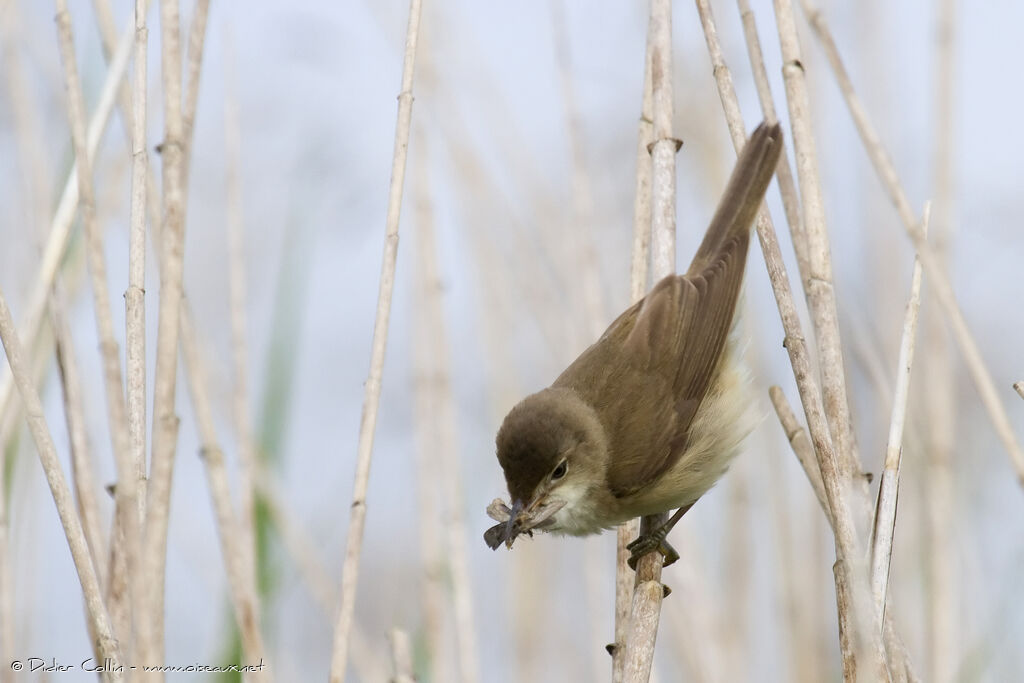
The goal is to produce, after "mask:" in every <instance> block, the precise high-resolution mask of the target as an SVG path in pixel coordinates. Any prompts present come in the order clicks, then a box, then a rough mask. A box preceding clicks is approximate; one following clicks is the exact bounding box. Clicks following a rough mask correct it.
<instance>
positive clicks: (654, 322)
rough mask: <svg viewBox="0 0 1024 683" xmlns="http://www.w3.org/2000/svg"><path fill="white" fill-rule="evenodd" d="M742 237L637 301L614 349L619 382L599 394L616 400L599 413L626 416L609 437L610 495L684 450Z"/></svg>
mask: <svg viewBox="0 0 1024 683" xmlns="http://www.w3.org/2000/svg"><path fill="white" fill-rule="evenodd" d="M747 242H748V240H747V239H743V238H740V239H736V240H733V241H731V242H730V244H729V245H723V246H724V248H723V250H722V252H721V256H720V258H719V259H718V260H717V261H715V262H714V263H712V264H711V265H709V266H708V267H707V268H706V269H705V270H704V271H703V272H701V273H699V274H695V275H677V276H670V277H667V278H665V279H663V280H662V281H661V282H659V283H658V284H657V285H656V286H655V288H654V289H653V290H652V291H651V293H650V294H649V295H648V296H647V297H646V298H645V299H644V302H643V305H642V306H641V308H640V310H639V312H638V314H637V319H636V323H635V325H634V326H633V329H632V330H631V332H630V334H629V336H628V337H627V338H626V339H625V341H624V344H623V346H622V348H621V355H620V359H621V360H620V364H621V365H622V366H623V367H622V370H621V371H620V373H621V374H619V382H617V383H616V384H619V386H618V387H616V388H615V389H614V390H612V391H609V392H606V393H608V395H609V399H610V400H611V401H612V402H614V403H617V404H618V405H615V406H609V408H610V410H606V411H601V412H603V413H605V414H611V415H619V416H625V417H624V418H620V419H619V420H618V421H617V424H616V425H615V427H614V429H613V433H612V434H610V435H609V437H610V439H611V442H612V453H613V456H612V460H611V462H610V463H609V469H608V474H607V478H608V484H609V486H610V488H611V489H612V491H613V492H615V493H616V494H617V495H620V496H624V495H629V494H630V493H633V492H635V491H638V490H640V489H642V488H644V487H645V486H647V485H648V484H650V483H652V482H654V481H656V480H657V479H659V478H660V477H661V475H662V474H664V472H665V471H666V470H668V469H670V468H672V467H673V466H674V465H675V464H676V463H677V462H678V461H679V458H680V457H681V456H682V454H683V453H684V452H685V450H686V445H687V439H688V435H689V430H690V425H691V424H692V422H693V418H694V416H695V415H696V414H697V408H698V407H700V403H701V401H702V400H703V399H704V395H705V394H706V393H707V390H708V387H709V386H710V384H711V379H712V377H713V376H714V373H715V369H716V367H717V365H718V360H719V358H720V357H721V354H722V348H723V347H724V346H725V342H726V338H727V337H728V334H729V329H730V327H731V325H732V318H733V311H734V309H735V306H736V297H737V294H738V293H739V288H740V285H741V283H742V281H743V261H744V258H745V255H746V247H747ZM608 388H612V384H611V383H609V385H608Z"/></svg>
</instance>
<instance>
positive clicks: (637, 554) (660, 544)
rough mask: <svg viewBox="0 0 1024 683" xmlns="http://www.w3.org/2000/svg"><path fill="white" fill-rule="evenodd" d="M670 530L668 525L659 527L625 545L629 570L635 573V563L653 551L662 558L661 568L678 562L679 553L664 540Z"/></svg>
mask: <svg viewBox="0 0 1024 683" xmlns="http://www.w3.org/2000/svg"><path fill="white" fill-rule="evenodd" d="M671 528H672V527H671V526H669V525H662V526H659V527H658V528H657V529H655V530H654V531H651V532H650V533H646V534H641V535H640V536H638V537H637V539H636V540H635V541H633V542H632V543H630V544H629V545H627V546H626V549H627V550H629V551H630V555H629V560H628V561H627V562H628V564H629V568H630V569H632V570H634V571H636V563H637V561H638V560H639V559H640V558H641V557H643V556H644V555H646V554H647V553H653V552H655V551H657V552H659V553H661V556H662V557H663V558H664V562H663V563H662V566H663V567H667V566H669V565H670V564H672V563H673V562H675V561H676V560H678V559H679V553H678V552H676V549H675V548H673V547H672V546H671V545H670V544H669V542H668V541H667V540H665V537H666V536H667V535H668V532H669V530H670V529H671Z"/></svg>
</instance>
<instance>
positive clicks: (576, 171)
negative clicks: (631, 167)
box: [548, 0, 610, 679]
mask: <svg viewBox="0 0 1024 683" xmlns="http://www.w3.org/2000/svg"><path fill="white" fill-rule="evenodd" d="M548 7H549V9H550V12H551V23H552V27H553V32H554V34H555V41H554V42H555V57H556V61H557V63H558V75H559V83H560V86H561V87H560V88H559V90H560V92H561V94H562V104H563V108H564V113H565V127H566V131H567V134H568V135H567V137H568V143H569V158H570V162H571V169H572V171H571V198H572V200H571V201H572V204H571V206H572V213H571V217H570V226H571V229H570V230H569V231H555V232H558V233H560V234H564V233H566V232H568V236H569V253H568V256H569V258H568V259H567V260H566V261H565V263H569V264H572V265H571V268H570V270H571V271H572V272H573V273H575V274H576V275H577V278H576V280H577V284H576V288H577V289H582V295H583V306H582V312H583V316H582V321H583V324H582V326H578V327H577V328H576V330H577V334H574V335H573V337H574V338H576V337H581V338H582V339H581V340H580V342H579V343H573V346H574V347H575V348H585V346H586V344H587V341H586V340H587V339H597V338H598V337H600V336H601V334H602V333H603V332H604V329H605V326H606V325H607V324H608V322H609V320H610V317H609V314H608V311H609V307H608V303H607V301H606V298H605V295H604V289H603V286H602V285H603V283H602V280H601V269H600V261H599V258H598V253H597V248H596V247H597V245H596V238H595V233H594V198H593V190H592V187H593V182H592V178H591V173H590V171H589V169H588V167H587V158H586V151H587V147H586V142H585V140H586V131H585V129H584V125H583V117H582V115H581V112H580V106H579V101H578V98H577V95H576V88H575V82H574V80H573V77H572V69H571V66H572V64H571V62H572V60H571V57H570V52H571V50H570V43H569V32H568V30H567V27H566V21H565V2H564V0H556V1H554V2H551V3H550V4H549V5H548ZM574 308H576V307H574ZM583 545H584V547H583V552H581V553H579V554H578V555H577V557H578V558H579V561H580V565H581V566H580V568H579V571H580V573H581V574H582V578H583V584H584V587H585V590H584V591H583V594H584V600H585V609H586V611H587V613H588V614H589V615H591V618H588V619H587V620H586V622H587V624H588V627H589V631H590V634H589V641H590V642H591V643H598V642H600V641H601V638H602V631H601V621H600V619H598V618H596V617H597V615H598V614H600V613H601V607H602V603H603V601H604V599H605V596H604V592H603V591H602V590H601V588H602V585H603V583H604V581H603V577H602V573H603V570H604V569H605V565H604V563H603V561H602V559H601V540H600V539H598V538H596V537H592V538H587V539H585V540H584V541H583ZM587 653H588V655H590V656H589V657H588V658H587V659H588V662H589V663H590V664H591V671H590V673H589V676H588V677H589V678H591V679H596V678H598V677H599V673H598V672H599V671H600V670H601V669H602V668H603V667H604V663H605V662H604V659H603V657H604V652H603V651H601V650H599V649H598V648H595V647H591V648H588V650H587Z"/></svg>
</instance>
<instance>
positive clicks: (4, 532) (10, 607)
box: [0, 467, 15, 683]
mask: <svg viewBox="0 0 1024 683" xmlns="http://www.w3.org/2000/svg"><path fill="white" fill-rule="evenodd" d="M6 470H7V468H6V467H0V663H3V664H4V665H3V666H0V681H2V683H12V681H13V680H14V671H12V670H11V667H9V666H6V663H7V662H10V661H11V660H13V659H14V657H15V644H14V577H13V576H12V574H11V562H10V559H11V555H10V552H11V551H10V528H11V527H10V518H9V516H8V514H7V508H8V501H7V472H6Z"/></svg>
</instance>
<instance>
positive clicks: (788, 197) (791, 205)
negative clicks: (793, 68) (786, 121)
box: [737, 0, 811, 282]
mask: <svg viewBox="0 0 1024 683" xmlns="http://www.w3.org/2000/svg"><path fill="white" fill-rule="evenodd" d="M737 4H738V5H739V10H740V17H741V19H742V20H743V36H744V38H745V40H746V43H747V54H748V55H749V57H750V68H751V70H752V71H753V72H754V85H755V86H756V87H757V98H758V100H759V101H760V103H761V113H762V114H763V115H764V118H765V120H766V121H768V122H771V123H774V122H776V121H778V120H779V117H778V114H777V113H776V111H775V102H774V100H773V99H772V91H771V85H770V84H769V82H768V69H767V68H766V67H765V64H764V53H763V52H762V50H761V39H760V37H759V36H758V33H757V22H756V21H755V19H754V13H753V12H752V11H751V10H750V3H749V2H748V1H747V0H738V3H737ZM775 178H776V179H777V180H778V181H779V192H780V193H781V194H782V209H783V211H784V212H785V213H786V223H787V224H788V225H789V230H790V235H791V238H792V241H793V250H794V251H795V252H796V263H797V268H798V269H799V271H800V281H801V282H806V281H807V280H808V279H809V278H810V276H811V275H810V273H811V266H810V264H809V263H808V261H807V235H806V234H805V233H804V227H803V220H802V218H801V216H800V197H799V196H798V195H797V191H796V183H795V181H794V180H793V171H792V169H791V168H790V166H789V152H788V151H787V150H786V149H785V146H783V149H782V161H781V162H780V163H779V167H778V169H776V173H775Z"/></svg>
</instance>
